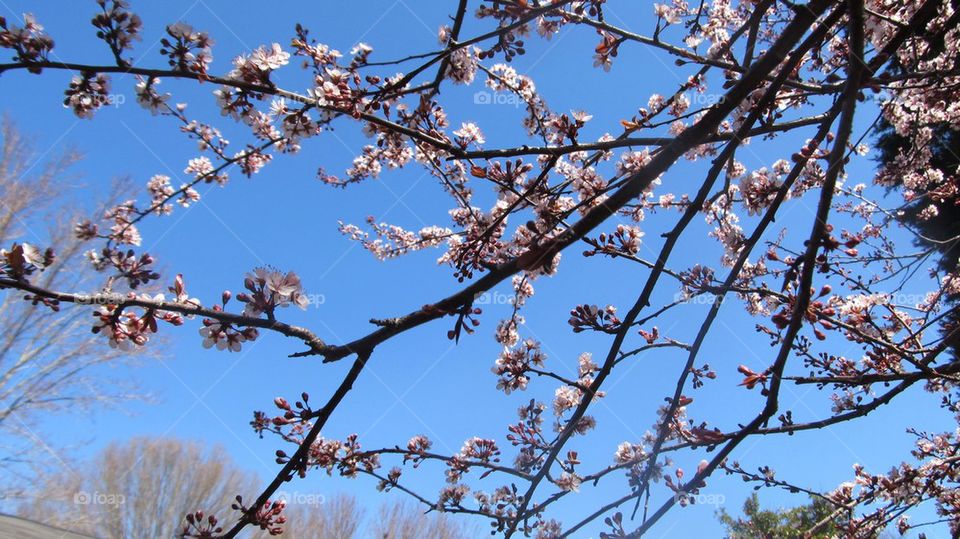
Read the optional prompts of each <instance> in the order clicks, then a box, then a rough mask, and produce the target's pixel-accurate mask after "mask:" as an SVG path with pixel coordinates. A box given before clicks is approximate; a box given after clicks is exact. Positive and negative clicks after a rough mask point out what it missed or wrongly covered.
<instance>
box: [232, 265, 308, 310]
mask: <svg viewBox="0 0 960 539" xmlns="http://www.w3.org/2000/svg"><path fill="white" fill-rule="evenodd" d="M243 286H244V288H246V289H247V290H248V291H249V293H240V294H237V301H240V302H241V303H244V304H245V306H244V309H243V314H244V315H245V316H252V317H258V316H260V315H261V314H264V313H266V315H267V318H270V319H273V313H274V310H276V308H277V307H289V306H290V305H296V306H297V307H300V308H301V309H306V308H307V304H308V302H309V301H308V298H307V296H306V295H304V293H303V287H302V286H301V284H300V277H298V276H297V274H296V273H294V272H292V271H291V272H288V273H283V272H281V271H279V270H276V269H273V268H256V269H255V270H253V273H248V274H247V277H246V278H245V279H244V280H243Z"/></svg>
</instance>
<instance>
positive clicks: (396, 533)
mask: <svg viewBox="0 0 960 539" xmlns="http://www.w3.org/2000/svg"><path fill="white" fill-rule="evenodd" d="M482 535H484V534H483V532H478V530H476V529H475V528H474V527H469V526H467V524H465V523H464V522H462V521H456V520H453V518H452V517H451V516H449V515H445V514H442V513H441V514H436V513H433V514H428V513H424V511H423V507H420V506H418V505H415V504H413V503H410V502H409V501H404V502H399V503H393V504H384V505H382V506H380V513H379V516H378V518H377V522H376V524H375V525H374V526H373V532H372V533H371V534H370V536H371V537H374V538H376V539H466V538H468V537H480V536H482ZM334 537H336V536H334Z"/></svg>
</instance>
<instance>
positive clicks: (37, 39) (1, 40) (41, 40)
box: [0, 13, 53, 73]
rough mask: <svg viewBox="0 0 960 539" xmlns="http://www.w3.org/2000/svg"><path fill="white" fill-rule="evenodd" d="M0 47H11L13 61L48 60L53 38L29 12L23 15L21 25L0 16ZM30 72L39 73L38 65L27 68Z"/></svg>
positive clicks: (31, 61)
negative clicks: (13, 23)
mask: <svg viewBox="0 0 960 539" xmlns="http://www.w3.org/2000/svg"><path fill="white" fill-rule="evenodd" d="M0 47H3V48H5V49H13V51H14V52H15V53H16V54H15V55H14V57H13V60H14V61H15V62H25V63H28V64H30V63H36V62H45V61H47V60H48V55H49V54H50V51H51V50H52V49H53V39H51V38H50V36H48V35H47V34H46V33H45V32H44V31H43V26H40V24H38V23H37V20H36V19H35V18H34V16H33V15H31V14H30V13H25V14H24V15H23V27H22V28H20V27H17V26H14V25H12V24H8V23H7V19H5V18H4V17H0ZM27 69H28V70H29V71H30V72H31V73H40V71H41V69H40V68H39V67H29V66H28V68H27Z"/></svg>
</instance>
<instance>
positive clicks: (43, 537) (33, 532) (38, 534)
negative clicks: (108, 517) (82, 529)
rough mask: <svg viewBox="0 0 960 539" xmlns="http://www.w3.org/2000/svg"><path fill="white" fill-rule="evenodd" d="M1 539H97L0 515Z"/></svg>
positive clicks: (11, 516)
mask: <svg viewBox="0 0 960 539" xmlns="http://www.w3.org/2000/svg"><path fill="white" fill-rule="evenodd" d="M0 539H95V538H94V537H93V536H92V535H85V534H82V533H75V532H72V531H68V530H64V529H61V528H57V527H54V526H47V525H46V524H41V523H39V522H34V521H32V520H27V519H25V518H20V517H16V516H13V515H4V514H0Z"/></svg>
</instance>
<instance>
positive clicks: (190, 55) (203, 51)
mask: <svg viewBox="0 0 960 539" xmlns="http://www.w3.org/2000/svg"><path fill="white" fill-rule="evenodd" d="M160 45H161V48H160V54H162V55H164V56H166V57H167V63H169V64H170V67H172V68H174V69H176V70H178V71H186V72H190V73H197V74H199V75H201V76H204V75H206V74H207V68H208V67H210V62H212V61H213V52H212V48H213V40H212V39H210V36H209V35H208V34H207V33H206V32H198V31H196V30H194V29H193V27H192V26H190V25H189V24H186V23H183V22H177V23H174V24H171V25H169V26H167V35H166V37H163V38H161V39H160Z"/></svg>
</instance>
